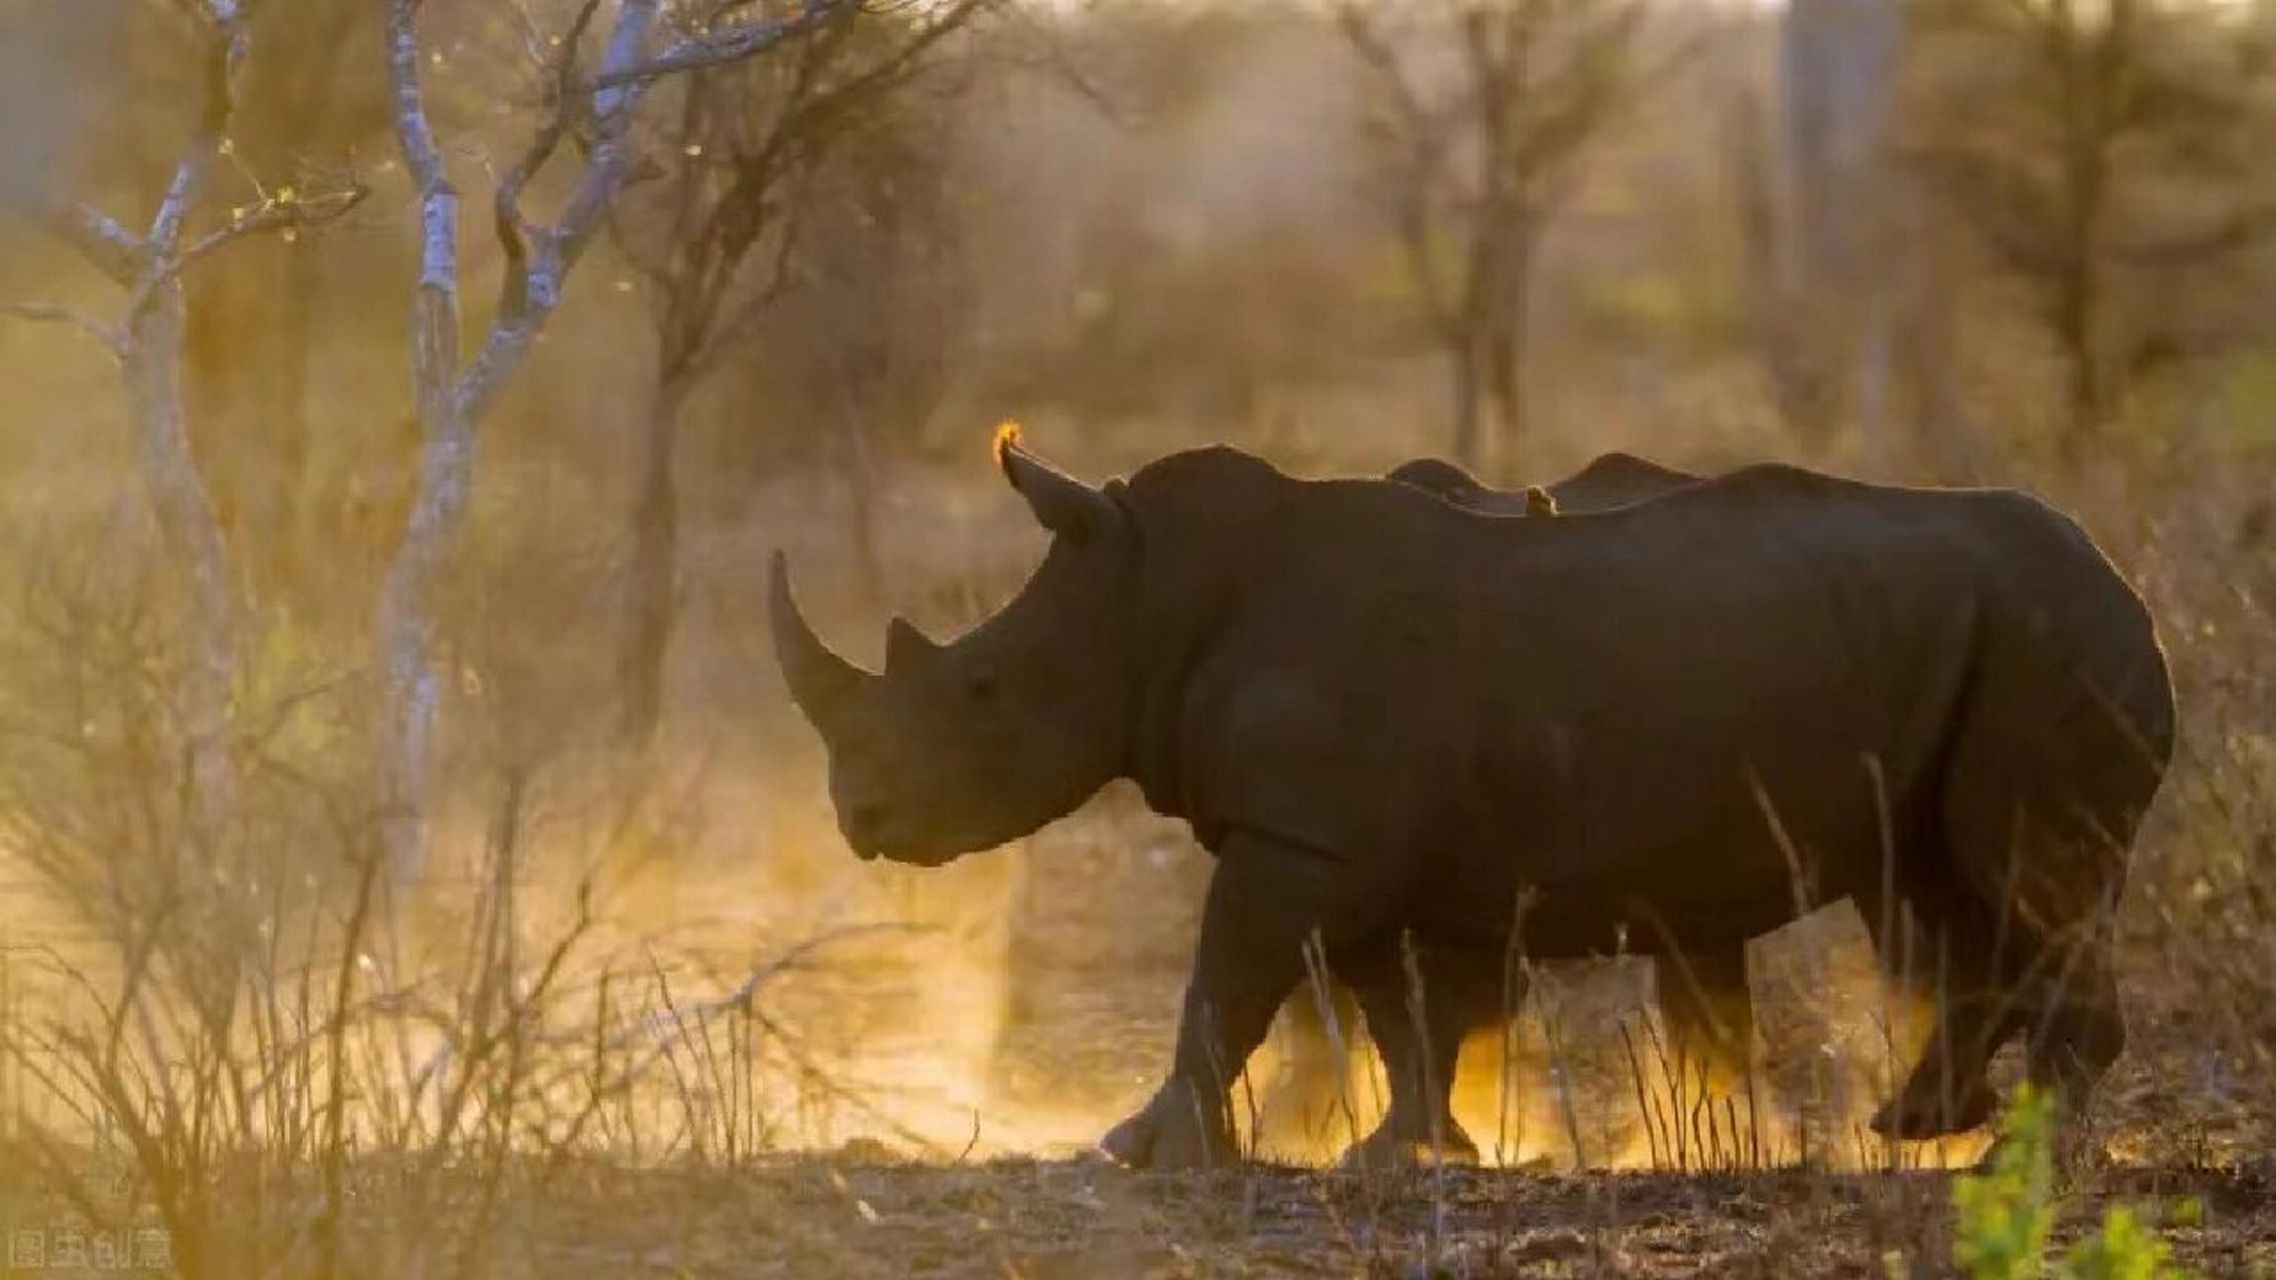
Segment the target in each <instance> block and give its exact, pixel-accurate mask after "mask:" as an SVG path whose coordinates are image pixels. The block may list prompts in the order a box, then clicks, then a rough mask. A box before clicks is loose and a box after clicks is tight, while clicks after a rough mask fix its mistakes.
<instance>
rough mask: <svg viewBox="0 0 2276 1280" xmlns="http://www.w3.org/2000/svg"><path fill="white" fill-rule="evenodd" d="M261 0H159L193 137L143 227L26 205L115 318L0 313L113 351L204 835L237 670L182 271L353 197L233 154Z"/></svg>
mask: <svg viewBox="0 0 2276 1280" xmlns="http://www.w3.org/2000/svg"><path fill="white" fill-rule="evenodd" d="M261 7H262V6H260V5H259V4H258V3H257V0H194V2H193V0H183V2H182V3H177V4H173V5H170V6H168V7H167V9H166V12H167V13H168V14H170V15H171V16H172V18H173V20H176V21H180V22H182V23H184V24H186V26H187V34H188V36H189V38H190V40H191V41H192V42H193V43H194V44H195V46H196V48H197V51H198V57H199V60H200V66H201V78H202V81H203V85H204V92H203V94H202V96H201V100H200V101H199V102H198V104H197V116H196V123H195V126H194V128H193V130H192V133H191V137H190V140H189V142H188V144H187V145H186V146H185V147H184V148H183V149H182V151H181V153H180V155H179V156H178V158H177V159H176V160H175V162H174V168H173V173H172V176H171V177H170V178H169V180H168V181H167V183H166V185H165V188H164V192H163V194H162V195H161V196H160V198H159V201H158V206H157V208H156V210H155V211H154V212H153V213H152V214H150V216H149V219H148V221H147V223H145V224H144V225H143V228H142V229H141V230H139V231H137V230H133V229H130V227H129V226H128V224H126V223H123V222H120V221H118V220H116V219H114V218H112V217H111V216H109V215H108V214H105V213H103V212H101V211H99V210H97V209H95V208H93V207H92V206H90V205H86V204H82V203H79V202H76V201H72V200H68V199H52V198H46V197H35V196H30V195H26V196H24V197H20V198H18V197H11V201H12V202H13V203H18V204H23V203H26V202H31V203H34V204H36V205H37V207H36V208H33V209H32V210H31V211H32V212H34V213H35V214H36V215H37V216H39V217H40V218H41V219H42V220H44V222H45V224H46V225H47V227H48V228H49V230H50V231H52V232H53V234H54V235H55V236H56V237H57V238H59V239H60V240H62V241H63V243H65V244H67V245H69V246H70V247H71V248H72V249H73V250H74V251H76V252H77V253H78V255H79V256H80V257H81V258H83V259H85V260H86V261H87V262H88V263H89V264H90V265H92V266H93V267H94V268H95V269H96V270H97V271H99V272H100V273H102V275H103V276H105V277H106V278H107V279H108V280H109V281H110V282H111V283H112V284H113V285H115V286H117V287H118V288H119V289H120V290H121V291H123V292H124V293H125V295H126V296H125V301H124V303H123V304H122V306H121V308H120V311H119V314H118V316H117V318H116V319H104V318H100V317H97V316H93V315H89V314H86V313H84V312H82V311H77V310H74V309H72V308H69V307H64V306H60V305H55V304H48V303H12V304H7V305H5V306H0V314H5V315H9V316H13V317H15V318H17V319H22V320H38V321H54V322H61V323H67V324H70V325H72V326H74V327H75V328H77V329H78V330H79V331H80V332H81V333H84V334H86V335H87V336H88V337H90V338H92V339H94V340H95V341H96V342H97V343H99V344H101V346H102V347H103V349H104V350H106V351H108V352H109V353H110V354H111V356H112V358H114V359H115V360H117V362H118V364H119V368H120V370H121V373H122V377H123V381H124V383H125V387H126V392H127V400H128V405H129V409H130V413H131V420H132V422H133V424H134V441H135V453H136V458H137V461H138V463H139V466H140V470H141V474H142V479H143V483H144V485H145V486H146V487H147V488H148V490H149V493H150V499H151V506H152V509H153V511H154V512H155V514H156V516H157V522H158V527H159V531H160V535H161V537H162V538H163V539H164V544H165V546H166V549H167V552H168V554H169V555H170V556H171V557H172V558H173V559H174V561H175V563H176V564H177V565H178V566H179V570H180V573H181V575H182V578H183V581H184V583H185V584H186V586H187V588H188V594H189V601H190V609H191V617H192V626H193V631H194V634H193V637H192V645H191V647H192V657H191V661H190V664H189V670H188V671H187V672H186V673H185V677H186V678H185V680H184V682H183V695H182V696H183V700H184V702H185V704H186V705H185V706H184V707H183V708H182V709H181V714H182V720H183V734H184V738H185V750H186V751H187V753H188V759H189V762H190V770H191V777H192V778H193V780H194V784H195V796H194V802H195V810H194V812H193V815H192V821H191V823H190V824H189V827H188V830H189V831H190V832H191V833H192V838H193V839H197V840H199V841H201V842H202V841H207V840H210V839H211V838H212V837H213V836H214V835H215V834H216V833H217V832H218V831H219V829H220V826H221V824H223V823H225V822H226V821H227V820H228V818H229V816H230V815H231V814H232V813H233V812H234V811H235V807H236V805H235V793H236V786H235V775H234V767H233V764H232V761H231V758H230V750H229V705H230V693H231V689H232V687H233V685H234V682H235V680H236V676H237V663H238V617H237V600H236V597H235V593H234V591H233V589H232V585H231V584H232V579H231V575H230V570H229V551H228V547H227V546H226V544H225V541H224V539H223V536H222V532H221V527H220V525H219V523H218V522H217V521H216V519H215V517H214V507H213V502H212V499H211V497H210V496H209V494H208V492H207V489H206V484H205V480H204V477H203V476H202V474H201V473H200V470H199V467H198V460H197V458H196V456H195V455H194V453H193V452H192V449H191V445H190V435H189V426H188V421H187V415H186V413H185V412H184V409H183V401H182V346H183V333H184V330H185V326H186V311H187V308H186V303H185V301H184V295H183V276H184V274H185V273H186V272H188V271H189V270H190V269H191V268H192V267H194V266H196V265H197V264H198V263H200V262H201V261H203V260H205V259H206V258H208V257H211V256H213V255H214V254H216V253H218V252H220V251H221V250H223V249H226V248H228V247H229V246H230V245H232V244H235V243H237V242H239V241H241V240H244V239H246V238H247V237H250V236H256V235H264V234H277V235H282V236H286V237H292V236H295V235H297V234H299V233H300V232H301V231H303V230H305V229H307V228H310V227H313V226H316V225H319V224H322V223H325V222H329V221H331V220H333V219H335V218H338V217H339V216H340V215H342V214H344V213H346V212H347V211H348V210H349V209H351V208H353V207H354V206H355V205H356V204H357V203H358V202H359V201H360V200H361V199H362V198H363V195H364V190H363V188H362V187H361V186H358V185H353V184H349V185H342V186H338V187H335V188H332V189H328V190H324V191H317V192H308V191H301V190H298V189H296V188H295V187H293V186H290V185H282V186H277V187H274V188H270V187H267V186H264V185H263V184H262V183H261V182H260V181H259V180H257V179H255V178H254V177H253V176H252V175H251V174H250V173H249V172H245V171H243V170H242V169H240V168H238V167H237V166H236V165H234V164H233V163H232V161H234V159H235V148H234V146H233V144H232V142H231V140H230V127H231V125H232V123H233V122H234V119H235V116H236V109H237V92H236V90H237V82H238V76H239V72H240V70H241V68H242V66H243V64H244V62H245V58H246V53H247V50H248V48H249V47H250V44H251V39H252V23H253V19H254V14H255V11H256V10H258V9H260V8H261ZM224 174H230V175H234V178H235V184H236V185H241V186H243V187H248V188H250V195H249V197H248V198H241V199H239V200H238V201H237V202H236V203H235V204H233V205H231V206H229V207H228V208H226V209H225V210H222V211H220V216H219V217H218V218H217V217H215V216H214V211H213V210H210V209H209V208H208V205H209V204H210V203H211V202H212V201H213V200H214V197H215V196H216V195H217V194H219V193H220V191H221V189H222V186H223V182H222V179H221V175H224Z"/></svg>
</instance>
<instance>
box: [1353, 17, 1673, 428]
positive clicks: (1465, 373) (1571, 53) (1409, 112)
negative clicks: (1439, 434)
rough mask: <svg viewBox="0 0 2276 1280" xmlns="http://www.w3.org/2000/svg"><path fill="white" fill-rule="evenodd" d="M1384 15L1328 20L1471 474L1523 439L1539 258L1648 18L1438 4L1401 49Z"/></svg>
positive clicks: (1628, 77) (1617, 98) (1628, 71)
mask: <svg viewBox="0 0 2276 1280" xmlns="http://www.w3.org/2000/svg"><path fill="white" fill-rule="evenodd" d="M1381 10H1382V6H1363V5H1361V4H1359V3H1357V2H1356V0H1347V2H1346V3H1344V4H1342V5H1341V7H1340V8H1339V9H1338V15H1339V21H1340V25H1341V28H1342V30H1343V33H1344V36H1345V38H1346V40H1347V42H1348V43H1349V44H1350V46H1351V48H1352V50H1353V51H1354V52H1355V53H1356V54H1357V55H1358V57H1359V61H1360V63H1361V65H1362V66H1363V67H1364V68H1365V71H1366V73H1367V80H1368V84H1369V89H1370V95H1371V109H1370V110H1369V112H1368V113H1367V115H1366V117H1365V124H1364V128H1365V139H1366V142H1367V145H1368V149H1369V152H1370V155H1371V157H1372V162H1373V170H1374V176H1375V185H1376V186H1377V188H1378V190H1379V191H1380V192H1381V194H1382V197H1383V201H1384V203H1385V205H1386V206H1387V208H1388V211H1389V213H1390V216H1391V219H1392V222H1393V224H1394V225H1395V226H1396V228H1397V231H1398V235H1399V239H1400V241H1401V243H1402V244H1403V245H1404V247H1405V251H1406V256H1407V262H1408V268H1409V271H1410V273H1411V274H1412V276H1413V278H1414V285H1415V288H1416V291H1417V292H1418V293H1419V294H1420V295H1421V299H1422V305H1423V307H1424V309H1425V314H1426V316H1427V319H1428V321H1429V324H1430V327H1431V330H1432V332H1433V334H1434V335H1435V337H1436V338H1437V341H1438V343H1439V344H1440V345H1441V346H1442V347H1444V348H1445V351H1446V354H1447V358H1448V360H1449V365H1450V372H1451V374H1452V378H1453V393H1454V424H1453V426H1454V430H1453V439H1452V442H1451V446H1450V447H1451V448H1452V450H1453V453H1454V456H1455V457H1456V459H1458V460H1459V461H1461V462H1462V463H1463V464H1464V465H1465V466H1469V467H1472V468H1478V467H1480V466H1483V465H1485V464H1486V463H1487V462H1488V454H1489V452H1490V451H1491V450H1493V449H1494V448H1495V447H1496V446H1499V448H1500V449H1501V451H1503V452H1505V453H1507V452H1510V451H1513V450H1514V449H1515V448H1516V447H1518V445H1519V443H1520V442H1521V440H1522V437H1523V433H1524V430H1525V420H1524V419H1525V414H1524V396H1523V365H1524V357H1525V345H1526V306H1527V295H1528V292H1529V289H1530V286H1531V283H1532V278H1533V267H1534V259H1535V255H1536V252H1537V251H1538V249H1539V247H1540V243H1541V237H1542V234H1543V232H1544V230H1545V229H1546V228H1547V227H1548V225H1549V222H1550V220H1551V219H1552V218H1554V217H1555V216H1556V213H1557V210H1558V208H1559V207H1560V206H1561V205H1562V204H1563V203H1564V201H1565V200H1566V198H1567V197H1568V196H1569V195H1570V194H1571V192H1572V190H1573V187H1574V184H1575V179H1576V178H1577V177H1578V175H1579V173H1580V170H1581V163H1582V161H1583V159H1584V158H1585V157H1586V155H1587V153H1588V150H1589V147H1590V144H1591V143H1593V142H1594V141H1595V140H1596V139H1597V138H1598V137H1599V136H1601V134H1602V133H1603V131H1604V128H1605V126H1606V125H1607V124H1608V123H1610V122H1611V120H1612V119H1613V118H1614V116H1615V115H1616V114H1617V112H1618V110H1619V108H1620V106H1621V105H1622V101H1623V98H1624V96H1625V95H1627V94H1628V93H1629V92H1630V91H1631V90H1632V89H1633V88H1634V87H1635V85H1636V83H1637V81H1638V77H1637V76H1636V75H1635V74H1634V70H1635V68H1634V57H1633V52H1634V51H1633V46H1634V43H1635V37H1636V33H1637V30H1638V28H1639V27H1640V25H1641V23H1642V18H1643V6H1642V4H1641V3H1640V2H1639V0H1468V2H1465V3H1459V4H1451V5H1443V6H1433V11H1434V12H1440V11H1442V12H1445V13H1446V14H1448V15H1449V20H1448V22H1447V23H1446V24H1445V25H1444V26H1443V27H1439V26H1432V27H1427V28H1425V29H1423V30H1422V31H1420V32H1419V33H1410V34H1409V35H1407V36H1404V37H1395V36H1394V35H1392V34H1391V33H1390V32H1389V31H1388V30H1387V29H1386V27H1385V24H1384V21H1383V19H1382V17H1381V16H1380V13H1381ZM1410 12H1411V11H1410ZM1449 258H1450V259H1451V262H1449V261H1446V259H1449ZM1488 401H1490V402H1491V406H1492V410H1493V415H1494V422H1493V428H1492V430H1491V432H1490V433H1489V431H1488V429H1487V426H1486V423H1485V408H1486V402H1488ZM1503 461H1504V462H1507V461H1508V459H1506V458H1505V459H1503Z"/></svg>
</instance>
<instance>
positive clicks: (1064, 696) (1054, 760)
mask: <svg viewBox="0 0 2276 1280" xmlns="http://www.w3.org/2000/svg"><path fill="white" fill-rule="evenodd" d="M996 454H997V460H998V462H999V463H1000V465H1001V466H1002V468H1003V472H1004V475H1005V477H1006V478H1007V479H1008V480H1009V481H1010V482H1011V485H1012V488H1013V489H1014V490H1016V491H1017V492H1018V493H1019V494H1020V496H1021V497H1023V498H1025V499H1026V500H1027V503H1028V506H1029V507H1030V508H1031V509H1032V510H1033V511H1034V513H1035V517H1036V519H1037V520H1039V521H1041V522H1042V524H1043V525H1044V527H1045V528H1047V529H1049V530H1050V531H1051V533H1052V535H1053V536H1052V540H1051V548H1050V551H1049V552H1048V553H1047V554H1046V555H1045V557H1044V560H1043V564H1042V566H1041V567H1040V568H1038V569H1037V570H1036V572H1035V574H1034V576H1033V577H1031V578H1030V579H1029V580H1028V582H1027V585H1026V586H1025V587H1024V588H1022V589H1021V591H1020V593H1019V595H1018V597H1017V598H1015V599H1014V600H1013V601H1012V602H1011V603H1010V604H1008V605H1006V606H1005V607H1004V608H1003V610H1002V611H1001V612H999V613H997V614H996V615H995V616H994V617H991V618H989V619H988V620H987V621H985V622H983V623H981V624H980V625H979V626H978V627H976V628H974V629H973V630H972V631H970V632H968V633H967V634H965V635H964V636H962V637H961V638H959V639H957V640H955V641H953V642H951V643H949V644H935V643H934V642H933V641H931V640H929V639H927V638H926V637H925V636H924V634H923V633H922V632H920V631H918V630H917V629H916V628H915V627H914V626H911V625H910V624H909V623H908V622H906V621H904V620H902V619H900V618H895V619H894V620H893V622H892V623H891V625H890V626H889V627H888V629H887V631H886V645H885V670H884V672H883V673H882V674H872V673H870V672H867V671H864V670H862V669H861V668H859V667H857V666H855V665H853V664H852V663H850V662H848V661H846V660H845V659H844V658H842V657H840V656H838V655H837V654H836V653H833V652H831V650H830V649H829V647H828V646H826V645H825V644H823V643H822V641H821V640H820V639H819V638H818V637H817V636H816V635H815V634H814V632H813V630H812V629H811V628H810V627H809V626H808V625H807V623H806V620H805V618H804V617H803V616H802V615H801V614H800V613H799V611H798V605H797V602H796V600H795V599H794V598H793V597H792V595H791V591H790V582H789V575H788V570H787V568H786V566H785V564H784V561H783V557H782V555H781V554H780V553H779V552H778V553H777V554H776V555H775V558H774V563H773V582H772V584H771V587H772V598H771V601H770V612H771V614H772V617H773V627H774V643H775V660H776V662H777V663H779V664H780V666H781V668H782V673H783V678H784V680H785V681H786V682H787V683H788V684H789V687H790V692H791V696H792V697H793V698H794V699H795V700H796V701H797V703H798V706H799V709H800V710H801V711H802V712H804V713H805V715H806V718H807V720H808V721H809V722H810V723H812V724H813V726H814V728H815V730H816V731H817V732H818V733H820V734H821V736H822V740H823V743H824V744H825V746H826V747H827V748H828V750H829V755H830V799H831V802H832V803H833V804H834V805H835V806H836V807H837V811H838V828H839V830H840V831H841V832H843V833H844V835H845V838H846V842H847V843H848V844H850V845H851V846H853V849H854V851H855V852H856V853H858V854H860V855H861V856H862V857H864V858H874V857H878V856H881V855H882V856H884V857H886V858H889V859H892V860H893V861H896V862H907V863H914V864H917V865H921V866H937V865H939V864H941V863H944V862H947V861H949V860H951V859H953V858H955V857H957V856H959V855H961V854H965V853H970V852H974V851H976V850H980V849H987V848H992V847H994V846H996V845H1000V844H1003V843H1004V842H1006V841H1008V840H1013V839H1016V838H1018V837H1020V836H1023V835H1026V834H1028V833H1029V832H1031V831H1034V830H1035V829H1036V828H1038V827H1040V826H1042V825H1043V824H1044V823H1046V822H1049V821H1051V820H1052V819H1054V818H1057V817H1060V816H1062V815H1064V814H1066V813H1068V812H1070V811H1071V810H1073V809H1074V808H1075V806H1077V805H1079V804H1081V803H1082V802H1083V800H1084V799H1086V798H1087V797H1088V796H1089V795H1090V794H1091V793H1092V792H1093V791H1096V790H1097V789H1098V788H1099V787H1100V786H1102V785H1104V784H1105V783H1106V782H1107V781H1109V780H1110V779H1112V778H1113V777H1115V776H1116V775H1117V774H1118V773H1120V772H1121V771H1122V769H1123V763H1124V743H1125V740H1126V735H1125V731H1124V725H1125V719H1126V717H1127V709H1128V696H1129V690H1130V688H1131V684H1132V681H1131V678H1130V674H1129V673H1130V670H1131V666H1130V652H1129V639H1128V631H1127V628H1126V627H1125V626H1124V608H1123V605H1122V601H1123V600H1124V583H1125V579H1126V570H1127V569H1128V567H1129V566H1130V565H1131V564H1132V562H1133V561H1134V558H1135V554H1136V536H1135V530H1134V528H1133V527H1132V525H1131V520H1130V516H1129V514H1128V512H1127V510H1126V509H1125V508H1124V507H1123V505H1122V504H1121V503H1120V502H1119V501H1117V499H1116V498H1115V496H1114V495H1113V494H1112V493H1111V492H1108V491H1102V490H1098V489H1093V488H1091V487H1090V486H1088V485H1085V484H1083V483H1081V482H1080V481H1077V480H1074V479H1072V478H1070V477H1068V476H1066V475H1063V474H1061V473H1060V472H1058V471H1056V470H1053V469H1052V468H1051V467H1050V466H1048V465H1046V464H1045V463H1043V462H1041V461H1040V460H1038V459H1037V458H1035V457H1034V456H1033V455H1031V454H1029V453H1027V452H1026V451H1025V450H1023V449H1021V448H1019V447H1018V445H1017V444H1016V443H1015V442H1014V440H1013V439H1011V438H1009V437H1006V438H1004V439H1000V440H999V442H998V444H997V450H996Z"/></svg>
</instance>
